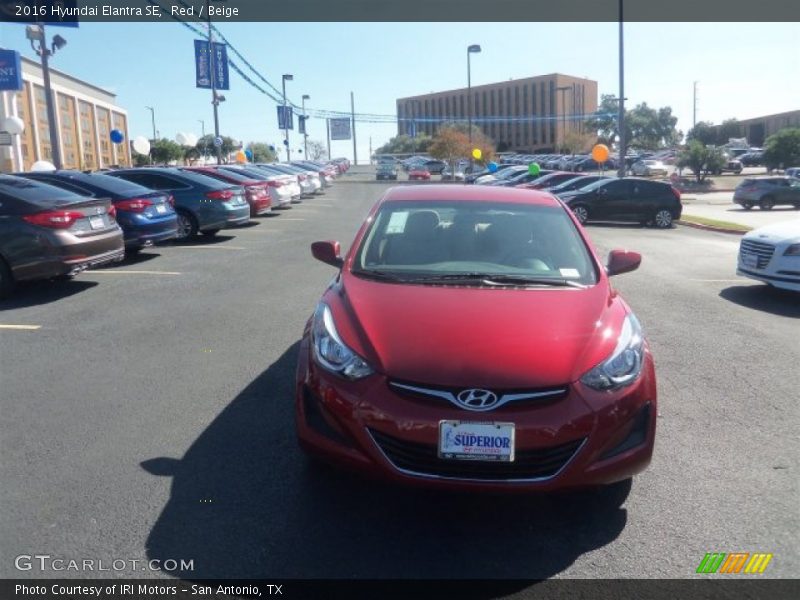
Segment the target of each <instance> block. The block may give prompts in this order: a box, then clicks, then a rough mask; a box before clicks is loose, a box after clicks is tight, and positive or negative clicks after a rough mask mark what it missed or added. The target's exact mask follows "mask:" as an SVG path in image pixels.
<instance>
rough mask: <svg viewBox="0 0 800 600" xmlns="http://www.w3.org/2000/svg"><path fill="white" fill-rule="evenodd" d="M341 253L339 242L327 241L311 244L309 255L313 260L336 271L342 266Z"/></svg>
mask: <svg viewBox="0 0 800 600" xmlns="http://www.w3.org/2000/svg"><path fill="white" fill-rule="evenodd" d="M341 252H342V251H341V248H340V246H339V242H334V241H331V240H328V241H325V242H314V243H313V244H311V255H312V256H313V257H314V258H316V259H317V260H320V261H322V262H324V263H325V264H328V265H331V266H332V267H336V268H337V269H341V268H342V265H343V264H344V260H343V259H342V257H341Z"/></svg>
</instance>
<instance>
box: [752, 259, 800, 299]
mask: <svg viewBox="0 0 800 600" xmlns="http://www.w3.org/2000/svg"><path fill="white" fill-rule="evenodd" d="M736 274H737V275H739V276H741V277H748V278H750V279H755V280H756V281H762V282H764V283H768V284H770V285H772V286H774V287H776V288H780V289H783V290H790V291H792V292H800V271H793V270H789V269H781V268H780V267H777V268H769V269H752V268H749V267H748V268H745V267H743V266H742V264H741V263H740V264H739V265H738V266H737V267H736Z"/></svg>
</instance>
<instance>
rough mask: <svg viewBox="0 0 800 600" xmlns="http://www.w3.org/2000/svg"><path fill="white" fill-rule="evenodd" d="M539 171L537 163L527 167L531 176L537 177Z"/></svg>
mask: <svg viewBox="0 0 800 600" xmlns="http://www.w3.org/2000/svg"><path fill="white" fill-rule="evenodd" d="M540 171H541V169H540V168H539V163H535V162H532V163H531V164H529V165H528V173H530V174H531V175H538V174H539V172H540Z"/></svg>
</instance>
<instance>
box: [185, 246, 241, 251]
mask: <svg viewBox="0 0 800 600" xmlns="http://www.w3.org/2000/svg"><path fill="white" fill-rule="evenodd" d="M170 248H179V249H185V250H247V248H245V247H243V246H170Z"/></svg>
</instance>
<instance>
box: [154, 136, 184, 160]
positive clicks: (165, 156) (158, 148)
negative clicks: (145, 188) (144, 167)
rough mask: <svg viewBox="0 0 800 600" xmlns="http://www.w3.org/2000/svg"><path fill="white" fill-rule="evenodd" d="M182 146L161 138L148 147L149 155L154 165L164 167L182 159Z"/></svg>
mask: <svg viewBox="0 0 800 600" xmlns="http://www.w3.org/2000/svg"><path fill="white" fill-rule="evenodd" d="M183 152H184V149H183V146H181V145H180V144H179V143H178V142H173V141H172V140H169V139H167V138H161V139H160V140H157V141H156V142H155V143H153V144H151V145H150V153H151V155H152V156H153V162H154V163H155V164H162V165H166V164H169V163H171V162H173V161H177V160H182V159H183Z"/></svg>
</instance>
